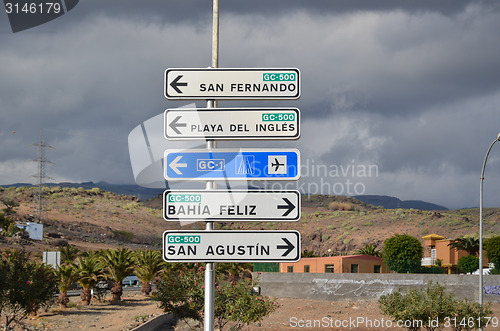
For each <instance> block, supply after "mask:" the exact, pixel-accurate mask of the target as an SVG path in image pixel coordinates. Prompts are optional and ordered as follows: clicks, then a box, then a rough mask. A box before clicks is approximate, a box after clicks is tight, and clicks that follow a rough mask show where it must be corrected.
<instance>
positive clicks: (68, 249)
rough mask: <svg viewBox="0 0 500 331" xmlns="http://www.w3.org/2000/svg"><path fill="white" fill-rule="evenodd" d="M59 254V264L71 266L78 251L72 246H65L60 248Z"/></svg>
mask: <svg viewBox="0 0 500 331" xmlns="http://www.w3.org/2000/svg"><path fill="white" fill-rule="evenodd" d="M59 252H61V264H68V263H69V264H72V263H73V262H74V261H75V259H76V257H77V256H78V254H79V253H80V250H79V249H78V248H76V247H75V246H73V245H66V246H61V247H60V248H59Z"/></svg>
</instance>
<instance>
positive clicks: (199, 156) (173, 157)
mask: <svg viewBox="0 0 500 331" xmlns="http://www.w3.org/2000/svg"><path fill="white" fill-rule="evenodd" d="M164 166H165V179H167V180H171V181H178V180H199V181H204V180H226V179H227V180H247V179H268V180H296V179H298V178H299V177H300V155H299V151H298V150H297V149H293V148H290V149H222V148H221V149H215V150H208V149H199V150H195V149H191V150H174V149H167V150H166V151H165V163H164Z"/></svg>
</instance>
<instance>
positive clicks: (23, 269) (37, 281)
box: [0, 250, 56, 330]
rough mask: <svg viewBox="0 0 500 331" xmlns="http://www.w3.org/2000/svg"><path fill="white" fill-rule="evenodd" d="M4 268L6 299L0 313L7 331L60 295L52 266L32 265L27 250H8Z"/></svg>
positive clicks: (2, 260) (0, 301)
mask: <svg viewBox="0 0 500 331" xmlns="http://www.w3.org/2000/svg"><path fill="white" fill-rule="evenodd" d="M0 265H1V269H2V272H1V273H2V274H3V279H2V283H4V284H3V286H2V292H3V293H2V297H1V299H0V310H1V311H2V314H3V316H4V317H5V323H4V324H5V328H4V329H5V330H7V329H9V325H10V324H11V323H13V322H19V321H21V320H22V319H24V318H26V317H27V316H28V315H29V314H36V312H37V310H38V308H39V307H40V306H42V305H46V304H47V303H48V302H50V301H52V300H53V298H54V294H55V293H56V279H55V277H54V273H53V272H54V271H53V269H52V267H50V266H48V265H44V264H40V263H38V262H30V261H29V254H28V253H27V252H26V251H24V250H6V251H4V252H3V253H2V256H1V258H0Z"/></svg>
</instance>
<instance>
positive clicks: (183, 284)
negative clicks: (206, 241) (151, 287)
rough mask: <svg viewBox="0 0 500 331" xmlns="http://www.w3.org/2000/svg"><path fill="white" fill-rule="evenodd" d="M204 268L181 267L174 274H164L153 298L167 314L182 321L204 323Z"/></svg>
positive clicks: (187, 265)
mask: <svg viewBox="0 0 500 331" xmlns="http://www.w3.org/2000/svg"><path fill="white" fill-rule="evenodd" d="M203 285H204V268H203V267H201V266H193V265H189V264H186V265H181V266H179V267H178V268H176V270H173V271H172V272H167V273H164V274H163V277H162V279H161V281H160V283H159V284H158V286H157V290H156V292H155V293H154V294H153V298H154V299H155V300H157V301H159V302H160V304H159V306H160V308H162V309H163V311H164V312H166V313H171V314H174V315H175V316H177V317H178V318H179V319H180V320H183V321H186V322H187V321H188V320H194V321H197V322H198V323H202V321H203V318H202V316H201V312H202V311H203V307H204V303H205V299H204V289H203Z"/></svg>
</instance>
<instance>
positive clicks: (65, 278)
mask: <svg viewBox="0 0 500 331" xmlns="http://www.w3.org/2000/svg"><path fill="white" fill-rule="evenodd" d="M54 273H55V275H56V278H57V282H58V285H57V287H58V288H59V292H60V293H59V297H58V298H57V302H59V306H60V308H67V305H68V302H69V297H68V290H69V288H70V287H71V285H73V283H75V282H76V281H77V280H78V276H79V275H78V271H77V269H76V267H75V265H73V264H62V265H60V266H59V267H58V268H57V269H56V270H55V271H54Z"/></svg>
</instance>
